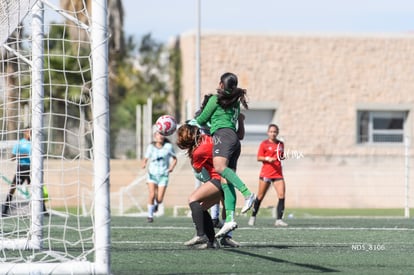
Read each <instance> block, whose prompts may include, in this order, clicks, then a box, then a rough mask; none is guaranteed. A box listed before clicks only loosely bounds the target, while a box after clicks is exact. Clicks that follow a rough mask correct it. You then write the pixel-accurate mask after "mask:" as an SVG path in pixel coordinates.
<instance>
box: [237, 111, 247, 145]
mask: <svg viewBox="0 0 414 275" xmlns="http://www.w3.org/2000/svg"><path fill="white" fill-rule="evenodd" d="M245 118H246V117H245V116H244V114H242V113H240V114H239V117H238V118H237V123H238V127H237V137H238V138H239V139H240V140H243V139H244V134H245V128H244V120H245Z"/></svg>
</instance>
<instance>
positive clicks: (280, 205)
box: [277, 198, 285, 219]
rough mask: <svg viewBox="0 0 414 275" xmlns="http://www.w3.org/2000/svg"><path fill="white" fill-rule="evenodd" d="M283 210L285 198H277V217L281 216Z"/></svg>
mask: <svg viewBox="0 0 414 275" xmlns="http://www.w3.org/2000/svg"><path fill="white" fill-rule="evenodd" d="M284 212H285V198H283V199H279V202H278V203H277V219H281V218H283V213H284Z"/></svg>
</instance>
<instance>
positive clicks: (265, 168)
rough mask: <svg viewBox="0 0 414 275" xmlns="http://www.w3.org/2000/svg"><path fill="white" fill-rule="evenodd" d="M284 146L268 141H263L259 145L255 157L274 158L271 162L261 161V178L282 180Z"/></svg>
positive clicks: (279, 142) (278, 142)
mask: <svg viewBox="0 0 414 275" xmlns="http://www.w3.org/2000/svg"><path fill="white" fill-rule="evenodd" d="M283 150H284V144H283V142H281V141H278V140H277V141H276V143H274V142H271V141H270V140H268V139H267V140H264V141H262V143H260V146H259V151H258V152H257V156H258V157H259V156H261V157H271V158H276V160H275V161H273V162H267V161H263V165H262V169H261V170H260V177H261V178H269V179H280V178H283V172H282V162H281V160H282V159H283Z"/></svg>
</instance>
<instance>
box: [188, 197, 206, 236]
mask: <svg viewBox="0 0 414 275" xmlns="http://www.w3.org/2000/svg"><path fill="white" fill-rule="evenodd" d="M190 209H191V217H192V218H193V222H194V224H195V227H196V231H197V236H202V235H204V234H205V233H204V214H203V209H202V208H201V205H200V203H199V202H198V201H193V202H191V203H190ZM210 220H211V218H210Z"/></svg>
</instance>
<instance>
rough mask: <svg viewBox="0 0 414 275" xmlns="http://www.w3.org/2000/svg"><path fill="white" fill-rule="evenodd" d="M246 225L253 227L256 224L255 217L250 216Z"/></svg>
mask: <svg viewBox="0 0 414 275" xmlns="http://www.w3.org/2000/svg"><path fill="white" fill-rule="evenodd" d="M247 224H248V225H250V226H254V225H255V224H256V217H254V216H251V217H250V219H249V222H248V223H247Z"/></svg>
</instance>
